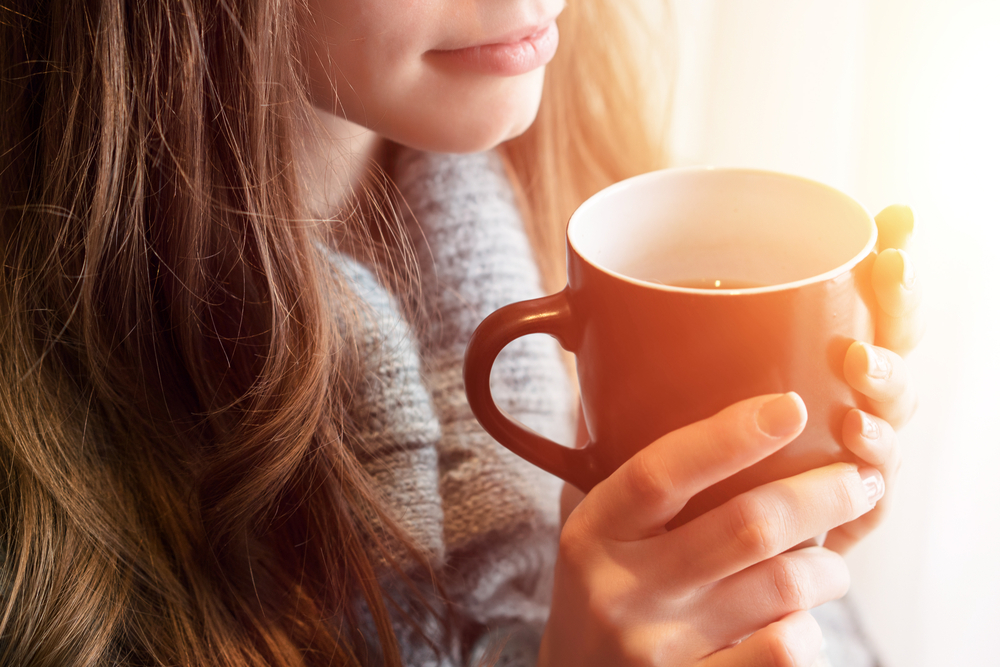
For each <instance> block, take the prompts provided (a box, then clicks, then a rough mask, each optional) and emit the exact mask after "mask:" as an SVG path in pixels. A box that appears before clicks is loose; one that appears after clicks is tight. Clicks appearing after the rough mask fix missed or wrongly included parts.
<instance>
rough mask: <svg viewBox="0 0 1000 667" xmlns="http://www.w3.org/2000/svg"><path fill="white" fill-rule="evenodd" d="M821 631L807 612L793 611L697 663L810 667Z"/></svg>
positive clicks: (734, 666)
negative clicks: (734, 644)
mask: <svg viewBox="0 0 1000 667" xmlns="http://www.w3.org/2000/svg"><path fill="white" fill-rule="evenodd" d="M822 645H823V633H822V631H821V630H820V629H819V624H818V623H817V622H816V619H814V618H813V617H812V616H811V615H810V614H809V612H805V611H797V612H795V613H793V614H789V615H788V616H786V617H785V618H783V619H781V620H779V621H775V622H774V623H772V624H771V625H768V626H767V627H765V628H762V629H760V630H758V631H757V632H755V633H754V634H752V635H750V637H748V638H747V639H746V640H744V641H742V642H740V643H739V644H737V645H736V646H733V647H731V648H726V649H723V650H721V651H718V652H716V653H713V654H712V655H710V656H708V657H707V658H705V659H703V660H702V661H701V662H699V663H698V665H699V667H810V665H812V664H813V663H814V662H815V660H816V658H818V657H819V652H820V648H821V647H822Z"/></svg>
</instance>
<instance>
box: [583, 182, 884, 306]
mask: <svg viewBox="0 0 1000 667" xmlns="http://www.w3.org/2000/svg"><path fill="white" fill-rule="evenodd" d="M709 172H712V173H720V174H721V173H726V174H745V175H757V176H767V177H779V178H781V179H785V180H793V181H799V182H801V183H807V184H809V185H811V186H813V187H819V188H821V189H823V190H826V191H829V192H830V193H832V194H834V195H837V196H838V197H841V198H843V199H846V200H847V201H849V202H850V203H851V204H853V205H854V206H856V207H857V208H858V209H859V210H860V211H861V212H862V213H864V217H865V219H866V221H867V222H868V224H869V229H870V231H869V234H868V241H867V242H866V243H865V245H864V247H863V248H862V249H861V250H860V251H859V252H858V253H857V254H856V255H854V256H853V257H852V258H850V259H849V260H847V261H846V262H844V263H842V264H839V265H838V266H836V267H834V268H833V269H830V270H829V271H825V272H823V273H820V274H817V275H815V276H810V277H809V278H802V279H799V280H795V281H791V282H784V283H778V284H776V285H764V286H762V287H745V288H739V289H708V288H702V287H679V286H677V285H665V284H663V283H656V282H650V281H646V280H641V279H639V278H633V277H632V276H628V275H625V274H624V273H620V272H618V271H614V270H612V269H609V268H607V267H605V266H602V265H600V264H598V263H596V262H594V261H593V260H591V259H590V258H589V257H587V256H586V255H585V254H584V253H583V252H581V251H580V249H579V248H578V247H577V246H576V244H575V243H574V242H573V226H574V222H575V221H577V220H578V219H579V218H580V217H581V215H580V214H581V212H586V211H585V210H586V209H588V208H590V207H591V206H593V205H595V204H596V203H598V202H600V201H602V200H604V199H606V198H607V197H613V196H615V195H616V194H617V193H618V192H619V191H620V190H625V189H628V188H631V187H635V186H636V185H639V184H641V183H643V182H644V181H650V180H655V179H657V178H662V177H663V176H664V175H667V174H680V173H709ZM877 241H878V226H877V225H876V224H875V219H874V218H873V217H872V214H871V212H870V211H869V210H868V209H867V208H866V207H865V206H864V204H862V203H861V202H859V201H858V200H857V199H855V198H854V197H852V196H850V195H849V194H847V193H846V192H843V191H842V190H838V189H837V188H835V187H833V186H832V185H827V184H826V183H821V182H820V181H816V180H813V179H811V178H806V177H805V176H798V175H796V174H788V173H784V172H780V171H772V170H769V169H752V168H746V167H717V166H713V165H706V166H692V167H667V168H666V169H658V170H656V171H650V172H646V173H644V174H639V175H637V176H632V177H631V178H626V179H624V180H622V181H618V182H617V183H614V184H612V185H609V186H608V187H606V188H604V189H603V190H600V191H599V192H597V193H595V194H593V195H591V196H590V197H589V198H587V199H586V200H585V201H584V202H583V203H582V204H580V205H579V206H578V207H577V209H576V210H575V211H573V214H572V215H571V216H570V218H569V222H568V223H567V225H566V245H567V246H568V247H569V248H570V249H571V250H572V251H573V253H574V254H576V256H577V257H579V258H580V259H581V260H583V261H584V262H586V263H587V264H589V265H590V266H592V267H594V268H595V269H597V270H598V271H600V272H601V273H605V274H607V275H609V276H612V277H614V278H616V279H618V280H623V281H625V282H628V283H631V284H634V285H637V286H639V287H648V288H652V289H657V290H659V291H662V292H677V293H682V294H701V295H709V294H711V295H714V296H717V297H721V296H731V295H739V294H767V293H771V292H782V291H788V290H793V289H798V288H800V287H804V286H806V285H813V284H816V283H821V282H825V281H827V280H830V279H832V278H836V277H837V276H840V275H842V274H844V273H847V272H848V271H850V270H851V269H853V268H854V267H855V266H857V265H858V264H859V263H860V262H861V260H863V259H864V258H865V257H867V256H868V255H869V254H871V252H872V251H873V250H874V249H875V243H876V242H877Z"/></svg>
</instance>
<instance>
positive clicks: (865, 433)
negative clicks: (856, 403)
mask: <svg viewBox="0 0 1000 667" xmlns="http://www.w3.org/2000/svg"><path fill="white" fill-rule="evenodd" d="M858 414H860V415H861V437H863V438H866V439H867V440H878V434H879V430H878V424H877V423H876V422H875V420H874V419H872V417H871V415H869V414H868V413H866V412H862V411H861V410H858Z"/></svg>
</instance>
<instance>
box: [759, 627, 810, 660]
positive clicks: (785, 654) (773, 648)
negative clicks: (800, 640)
mask: <svg viewBox="0 0 1000 667" xmlns="http://www.w3.org/2000/svg"><path fill="white" fill-rule="evenodd" d="M794 645H795V639H794V638H793V637H792V636H791V635H790V634H789V633H787V632H774V633H772V634H771V635H770V636H769V637H768V642H767V652H768V656H769V658H770V663H771V664H772V665H774V667H804V665H803V664H802V663H801V662H800V661H799V660H798V659H797V657H796V655H795V651H794V649H793V646H794Z"/></svg>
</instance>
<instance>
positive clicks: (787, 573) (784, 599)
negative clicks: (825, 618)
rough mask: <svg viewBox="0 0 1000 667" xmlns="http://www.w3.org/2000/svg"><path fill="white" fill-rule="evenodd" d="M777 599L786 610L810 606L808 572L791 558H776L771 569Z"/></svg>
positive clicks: (810, 592) (810, 596) (810, 593)
mask: <svg viewBox="0 0 1000 667" xmlns="http://www.w3.org/2000/svg"><path fill="white" fill-rule="evenodd" d="M771 575H772V577H773V584H774V589H775V592H776V593H777V595H778V599H779V601H780V602H781V604H782V605H784V609H786V610H787V611H797V610H803V611H804V610H806V609H809V608H810V607H811V606H812V604H811V603H812V586H811V585H810V580H809V575H808V572H807V571H806V570H805V568H804V567H802V565H801V564H800V563H799V562H798V561H797V560H795V559H793V558H776V559H775V560H774V565H773V567H772V569H771Z"/></svg>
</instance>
